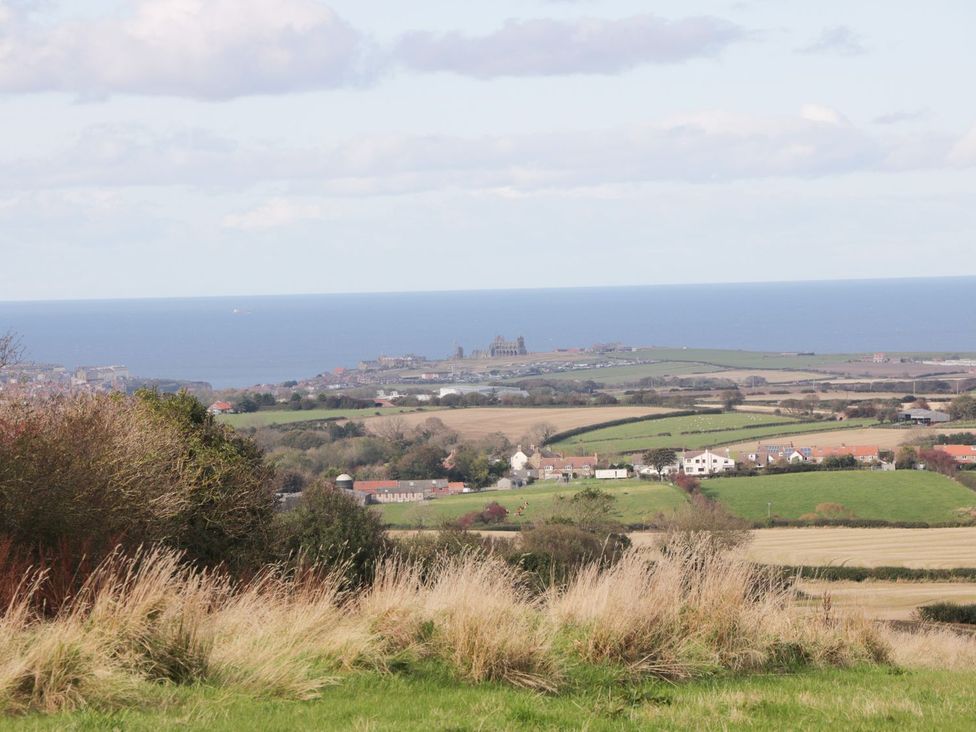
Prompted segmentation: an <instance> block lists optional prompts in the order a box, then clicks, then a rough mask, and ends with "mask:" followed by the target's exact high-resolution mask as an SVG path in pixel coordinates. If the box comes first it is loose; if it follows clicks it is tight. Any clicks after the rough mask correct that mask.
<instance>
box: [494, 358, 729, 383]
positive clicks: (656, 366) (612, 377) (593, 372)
mask: <svg viewBox="0 0 976 732" xmlns="http://www.w3.org/2000/svg"><path fill="white" fill-rule="evenodd" d="M720 368H721V367H719V366H711V365H708V364H703V363H685V362H676V361H660V362H656V363H646V364H639V365H637V366H607V367H603V368H593V369H585V370H583V369H578V370H577V369H574V370H573V371H564V372H562V373H555V374H545V375H544V376H543V377H541V378H544V379H554V380H557V381H587V380H592V381H596V382H599V383H601V384H606V385H608V386H620V385H622V384H636V383H637V382H638V381H640V380H641V379H645V378H649V377H665V376H685V377H687V376H693V375H695V374H702V375H704V376H712V375H713V373H712V372H715V371H718V370H719V369H720ZM521 380H522V379H510V381H521Z"/></svg>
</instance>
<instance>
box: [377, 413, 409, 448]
mask: <svg viewBox="0 0 976 732" xmlns="http://www.w3.org/2000/svg"><path fill="white" fill-rule="evenodd" d="M373 433H374V434H375V435H377V436H379V437H382V438H383V439H384V440H389V441H390V442H395V443H402V442H403V441H404V440H405V439H406V436H407V420H405V419H404V418H403V417H401V416H400V415H399V414H394V415H391V416H389V417H387V418H386V419H383V420H379V421H378V422H376V424H375V425H374V426H373Z"/></svg>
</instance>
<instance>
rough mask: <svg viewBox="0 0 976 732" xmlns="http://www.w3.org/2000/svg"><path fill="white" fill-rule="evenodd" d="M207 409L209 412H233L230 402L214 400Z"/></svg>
mask: <svg viewBox="0 0 976 732" xmlns="http://www.w3.org/2000/svg"><path fill="white" fill-rule="evenodd" d="M207 411H208V412H210V413H211V414H233V413H234V405H233V404H231V403H230V402H214V403H213V404H211V405H210V407H209V408H208V409H207Z"/></svg>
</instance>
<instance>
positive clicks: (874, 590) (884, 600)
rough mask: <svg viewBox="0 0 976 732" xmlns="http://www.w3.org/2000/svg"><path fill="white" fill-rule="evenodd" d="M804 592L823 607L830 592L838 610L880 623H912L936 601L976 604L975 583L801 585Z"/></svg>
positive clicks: (831, 599)
mask: <svg viewBox="0 0 976 732" xmlns="http://www.w3.org/2000/svg"><path fill="white" fill-rule="evenodd" d="M800 589H801V590H802V591H803V592H805V593H807V594H808V595H810V596H811V598H812V599H811V600H809V601H808V602H809V604H810V605H813V606H816V607H821V606H822V603H823V600H822V598H823V595H824V593H825V592H829V593H830V602H831V606H832V608H834V609H835V610H854V611H858V612H861V613H863V614H864V616H865V617H868V618H875V619H880V620H911V619H912V615H913V613H914V611H915V608H917V607H918V606H919V605H928V604H930V603H933V602H940V601H947V602H959V603H973V602H976V583H974V582H801V583H800Z"/></svg>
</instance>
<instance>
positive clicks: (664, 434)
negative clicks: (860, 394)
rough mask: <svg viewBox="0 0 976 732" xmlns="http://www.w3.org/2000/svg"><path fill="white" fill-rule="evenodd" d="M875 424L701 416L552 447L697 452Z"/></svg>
mask: <svg viewBox="0 0 976 732" xmlns="http://www.w3.org/2000/svg"><path fill="white" fill-rule="evenodd" d="M872 422H873V420H868V419H863V420H848V421H846V422H834V423H824V422H801V421H799V420H798V419H795V418H793V417H786V416H783V415H777V414H768V413H757V412H738V411H737V412H728V413H723V414H698V415H692V416H687V417H670V418H665V419H654V420H647V421H645V422H635V423H632V424H625V425H618V426H616V427H604V428H602V429H596V430H592V431H590V432H585V433H583V434H580V435H575V436H573V437H570V438H568V439H566V440H562V441H560V442H557V443H555V444H553V445H551V447H552V448H553V449H554V450H557V451H563V452H566V453H568V454H571V455H590V454H593V453H597V454H601V455H606V454H614V455H619V454H625V453H635V452H641V451H642V450H648V449H651V448H655V447H672V448H675V449H687V450H695V449H701V448H703V447H711V446H715V445H724V444H728V443H732V442H737V441H740V440H744V439H747V438H755V439H756V440H758V439H768V438H770V437H776V436H781V435H791V434H802V433H805V432H822V431H823V430H824V428H825V426H826V425H829V424H835V425H837V427H838V428H840V429H849V428H851V427H853V426H855V425H864V424H871V423H872Z"/></svg>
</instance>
